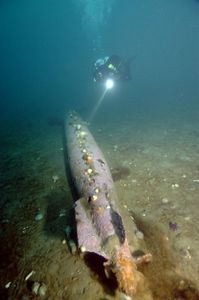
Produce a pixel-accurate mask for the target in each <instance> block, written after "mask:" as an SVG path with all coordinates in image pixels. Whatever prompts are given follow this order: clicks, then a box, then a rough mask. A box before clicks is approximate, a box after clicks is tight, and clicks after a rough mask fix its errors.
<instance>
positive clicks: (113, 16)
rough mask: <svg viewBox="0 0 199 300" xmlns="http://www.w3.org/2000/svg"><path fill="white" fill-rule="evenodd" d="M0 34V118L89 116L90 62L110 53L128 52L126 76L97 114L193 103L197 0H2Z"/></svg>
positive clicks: (198, 60)
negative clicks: (77, 113)
mask: <svg viewBox="0 0 199 300" xmlns="http://www.w3.org/2000/svg"><path fill="white" fill-rule="evenodd" d="M0 37H1V39H0V40H1V43H0V68H1V72H0V102H1V111H0V117H1V119H2V120H9V119H11V120H12V119H17V120H20V119H21V120H23V119H24V118H27V119H31V120H34V119H38V118H44V117H48V116H61V115H63V111H65V110H67V109H71V108H72V109H74V108H75V109H77V110H79V111H81V112H82V114H83V115H88V114H89V112H90V111H91V110H92V108H93V106H94V104H95V102H96V101H97V99H98V98H99V96H100V94H101V90H100V88H99V87H96V86H94V84H93V82H92V64H93V62H94V60H95V59H97V58H98V57H101V56H103V55H107V54H108V55H109V54H112V53H117V54H119V55H121V56H123V57H129V56H132V55H133V56H134V61H133V65H132V75H133V76H132V77H133V78H132V81H131V82H129V83H126V84H121V85H120V86H118V87H116V88H115V90H114V91H112V94H111V95H110V96H108V97H107V99H108V101H107V102H106V101H105V102H104V103H103V105H102V107H101V111H100V114H106V113H107V114H109V113H110V111H111V110H113V112H114V113H112V114H111V116H110V117H111V118H113V117H114V115H117V114H118V115H119V114H121V113H122V114H125V113H128V114H132V117H133V114H134V112H135V111H138V112H139V113H143V114H144V113H148V112H150V113H151V114H152V115H153V112H154V111H156V114H159V113H160V114H162V113H164V110H165V108H166V111H165V114H167V113H169V112H170V111H171V110H173V111H176V112H179V113H180V112H181V111H184V110H185V111H189V112H190V114H191V113H194V114H195V113H196V111H197V110H198V108H199V105H198V99H199V84H198V82H199V1H196V0H167V1H164V0H152V1H148V0H144V1H139V0H125V1H119V0H110V1H107V0H104V1H103V0H99V1H97V0H96V1H92V0H90V1H89V0H88V1H83V0H82V1H81V0H79V1H77V0H75V1H72V0H68V1H66V0H64V1H63V0H60V1H52V0H50V1H49V0H44V1H39V0H34V1H30V0H29V1H27V0H20V1H14V0H10V1H1V4H0Z"/></svg>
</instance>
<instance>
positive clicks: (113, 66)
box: [93, 55, 132, 82]
mask: <svg viewBox="0 0 199 300" xmlns="http://www.w3.org/2000/svg"><path fill="white" fill-rule="evenodd" d="M131 60H132V59H128V60H126V61H123V60H122V59H121V58H120V57H119V56H118V55H112V56H110V57H109V58H108V59H107V61H106V62H105V63H104V64H102V65H100V66H98V67H96V68H95V70H94V74H93V76H94V80H95V81H96V82H103V81H106V80H107V79H108V78H112V79H113V80H115V81H128V80H131V72H130V63H131Z"/></svg>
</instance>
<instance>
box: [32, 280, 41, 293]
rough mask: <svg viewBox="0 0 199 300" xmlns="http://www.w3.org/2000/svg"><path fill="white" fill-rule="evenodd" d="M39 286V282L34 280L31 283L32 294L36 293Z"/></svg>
mask: <svg viewBox="0 0 199 300" xmlns="http://www.w3.org/2000/svg"><path fill="white" fill-rule="evenodd" d="M39 287H40V283H39V282H37V281H35V282H34V283H33V285H32V292H33V294H35V295H38V291H39Z"/></svg>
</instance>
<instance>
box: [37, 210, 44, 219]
mask: <svg viewBox="0 0 199 300" xmlns="http://www.w3.org/2000/svg"><path fill="white" fill-rule="evenodd" d="M43 217H44V215H43V214H42V213H41V212H38V213H37V214H36V215H35V221H41V220H42V219H43Z"/></svg>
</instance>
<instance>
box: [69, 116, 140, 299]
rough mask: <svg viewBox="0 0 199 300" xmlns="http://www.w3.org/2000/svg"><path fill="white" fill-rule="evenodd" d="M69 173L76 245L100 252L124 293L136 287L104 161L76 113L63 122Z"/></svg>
mask: <svg viewBox="0 0 199 300" xmlns="http://www.w3.org/2000/svg"><path fill="white" fill-rule="evenodd" d="M66 138H67V151H68V159H69V165H70V169H71V175H72V178H73V181H74V185H75V187H76V190H77V193H78V197H79V199H76V202H75V217H76V223H77V239H78V247H79V248H80V250H81V251H82V252H86V253H88V252H92V253H96V254H98V255H101V256H103V257H104V258H105V259H106V260H107V262H106V263H105V268H107V269H109V270H111V271H112V272H114V273H115V275H116V278H117V279H118V283H119V287H120V289H121V290H122V291H124V292H125V293H126V294H127V295H133V294H134V293H135V291H136V287H137V281H138V273H137V267H136V264H135V262H134V260H133V258H132V256H131V252H130V249H129V246H128V241H127V238H126V235H125V229H124V225H123V222H122V218H121V215H120V213H119V211H118V208H117V205H116V203H117V194H116V191H115V188H114V183H113V179H112V176H111V173H110V170H109V168H108V165H107V162H106V160H105V158H104V156H103V154H102V152H101V150H100V149H99V147H98V145H97V143H96V142H95V140H94V138H93V136H92V134H91V133H90V131H89V130H88V127H87V125H86V123H85V122H83V121H82V120H81V119H80V118H79V117H78V116H77V115H76V114H74V113H71V114H69V117H68V120H67V126H66Z"/></svg>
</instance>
